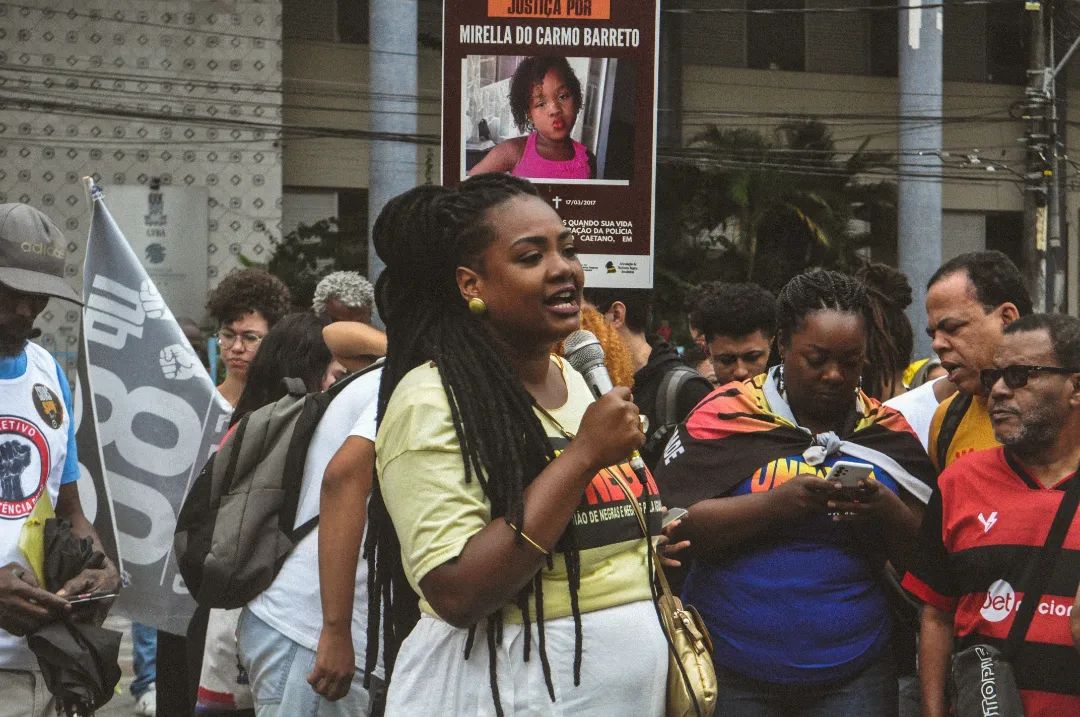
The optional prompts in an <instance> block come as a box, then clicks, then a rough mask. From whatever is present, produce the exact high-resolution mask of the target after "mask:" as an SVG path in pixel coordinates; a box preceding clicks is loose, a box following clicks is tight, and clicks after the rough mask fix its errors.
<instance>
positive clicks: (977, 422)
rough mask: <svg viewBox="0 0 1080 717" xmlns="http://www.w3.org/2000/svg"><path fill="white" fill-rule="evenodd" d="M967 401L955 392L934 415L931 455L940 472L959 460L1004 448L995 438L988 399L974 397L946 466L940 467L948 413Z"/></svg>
mask: <svg viewBox="0 0 1080 717" xmlns="http://www.w3.org/2000/svg"><path fill="white" fill-rule="evenodd" d="M963 400H967V396H965V395H964V394H962V393H959V392H957V393H954V394H953V395H952V396H950V397H949V398H947V399H945V400H944V401H942V402H941V403H940V404H938V407H937V411H935V412H934V418H933V420H931V422H930V447H929V449H928V450H927V453H929V454H930V458H931V460H933V461H934V465H935V466H937V468H938V470H944V469H945V468H946V467H948V466H949V464H951V463H952V462H953V461H955V460H956V459H957V458H959V457H961V456H964V455H967V454H968V453H974V452H975V451H982V450H986V449H987V448H995V447H997V446H998V445H1000V444H999V443H998V441H997V439H996V438H994V426H993V424H992V423H990V414H989V413H988V412H987V410H986V397H985V396H971V397H970V400H971V403H970V404H969V405H968V407H967V410H965V411H964V415H963V417H962V418H961V419H960V423H959V424H957V426H956V432H955V433H953V437H952V440H951V441H949V446H948V449H947V451H946V453H945V464H944V465H940V464H939V462H938V453H939V449H938V437H939V436H940V434H941V427H942V424H943V422H944V420H945V414H946V413H948V411H949V407H950V406H952V405H953V403H954V402H956V401H963Z"/></svg>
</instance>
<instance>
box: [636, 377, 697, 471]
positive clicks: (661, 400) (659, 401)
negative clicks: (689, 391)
mask: <svg viewBox="0 0 1080 717" xmlns="http://www.w3.org/2000/svg"><path fill="white" fill-rule="evenodd" d="M696 374H697V371H695V370H694V369H692V368H690V367H689V366H676V367H675V368H673V369H671V370H670V371H668V372H667V373H665V374H664V375H663V376H661V377H660V385H659V386H657V387H656V403H655V404H654V405H655V412H654V413H653V419H654V420H655V425H650V426H649V438H648V440H647V441H645V445H644V446H643V447H642V450H643V451H644V452H645V454H646V455H651V454H652V453H655V452H656V450H657V449H659V448H663V446H664V445H665V444H666V443H667V440H668V437H669V436H670V435H671V429H672V427H673V426H674V425H675V424H677V423H678V422H679V420H680V417H679V391H681V390H682V387H683V386H684V385H685V384H686V382H687V381H689V380H690V378H691V377H693V376H694V375H696Z"/></svg>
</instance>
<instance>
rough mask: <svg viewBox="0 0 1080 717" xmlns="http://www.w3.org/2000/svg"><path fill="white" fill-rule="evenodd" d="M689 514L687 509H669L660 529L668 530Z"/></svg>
mask: <svg viewBox="0 0 1080 717" xmlns="http://www.w3.org/2000/svg"><path fill="white" fill-rule="evenodd" d="M689 514H690V511H688V510H687V509H686V508H668V510H667V512H666V513H664V517H663V518H662V519H661V520H660V528H661V529H663V528H666V527H668V526H669V525H671V524H672V523H674V522H675V521H676V520H682V519H683V518H685V517H686V516H687V515H689Z"/></svg>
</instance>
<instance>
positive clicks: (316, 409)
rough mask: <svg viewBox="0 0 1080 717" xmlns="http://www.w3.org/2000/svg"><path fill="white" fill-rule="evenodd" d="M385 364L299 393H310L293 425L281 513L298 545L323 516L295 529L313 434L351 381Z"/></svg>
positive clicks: (284, 530) (286, 531)
mask: <svg viewBox="0 0 1080 717" xmlns="http://www.w3.org/2000/svg"><path fill="white" fill-rule="evenodd" d="M382 365H383V361H382V359H380V360H378V361H376V362H375V363H373V364H372V365H371V366H368V367H367V368H365V369H362V370H360V371H357V372H355V373H351V374H349V375H348V376H344V377H342V378H340V379H338V380H337V381H336V382H334V384H333V385H331V386H330V387H329V388H328V389H326V390H325V391H322V392H319V393H313V394H310V395H309V394H307V389H306V388H304V390H303V391H301V392H300V394H299V395H301V396H306V397H305V398H304V407H303V409H301V412H300V416H299V417H298V418H297V419H296V423H295V424H294V426H293V432H292V435H291V436H290V437H289V450H288V451H286V453H285V466H284V471H285V472H284V475H283V478H282V481H281V483H282V485H281V487H282V489H283V490H284V491H285V499H284V500H283V501H282V504H281V511H280V512H279V513H278V528H279V529H280V530H281V532H282V533H284V534H285V535H288V536H290V537H291V538H292V541H293V544H294V545H295V544H296V543H298V542H300V540H301V539H302V538H304V537H306V536H307V535H308V534H309V533H310V532H311V531H312V530H314V529H315V527H316V526H317V525H318V524H319V516H317V515H316V516H315V517H314V518H312V519H311V520H309V521H307V522H306V523H304V524H303V525H301V526H299V527H297V528H296V529H295V530H294V529H293V524H294V523H295V522H296V511H297V510H298V509H299V507H300V484H301V483H302V482H303V479H304V464H305V463H306V462H307V454H308V449H309V448H310V447H311V437H312V436H313V435H314V434H315V429H316V428H317V427H318V425H319V421H320V420H322V417H323V414H324V413H326V409H327V407H328V406H329V405H330V402H331V401H333V400H334V399H335V398H336V397H337V396H338V394H340V393H341V392H342V391H343V390H345V387H346V386H348V385H349V384H350V383H352V382H353V381H355V380H356V379H358V378H360V377H361V376H363V375H364V374H368V373H371V372H372V371H375V370H377V369H379V368H382ZM284 381H285V384H286V386H287V387H288V385H289V384H290V382H297V383H299V386H300V387H303V386H304V383H303V381H300V380H299V379H294V378H287V379H284ZM294 386H295V384H294ZM290 394H291V395H297V394H295V393H292V391H291V390H290Z"/></svg>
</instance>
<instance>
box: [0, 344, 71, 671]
mask: <svg viewBox="0 0 1080 717" xmlns="http://www.w3.org/2000/svg"><path fill="white" fill-rule="evenodd" d="M72 412H73V407H72V401H71V389H70V388H69V387H68V383H67V379H66V378H64V372H63V370H62V369H61V368H60V365H59V364H57V363H56V359H54V358H53V357H52V355H51V354H49V352H48V351H46V350H45V349H43V348H41V347H40V346H38V345H37V344H32V343H27V344H26V347H25V348H24V350H23V351H22V352H20V353H19V354H16V355H15V356H4V357H0V565H6V564H7V563H12V562H14V563H19V564H21V565H22V566H24V567H26V568H29V565H27V562H26V558H25V556H23V554H22V551H21V550H19V547H18V540H19V533H20V531H21V530H22V526H23V525H24V524H25V523H26V519H27V518H28V517H29V516H30V513H31V511H33V509H34V508H35V506H36V505H37V504H38V502H39V501H40V500H41V498H42V497H43V496H47V497H48V498H49V500H51V501H52V504H53V505H54V506H55V505H56V503H57V499H58V497H59V494H60V486H61V485H65V484H67V483H71V482H73V481H75V480H78V478H79V457H78V454H77V452H76V449H75V420H74V419H73V418H72ZM0 668H6V669H14V670H36V669H38V665H37V660H36V658H35V657H34V655H33V654H32V653H31V652H30V650H29V648H28V647H27V646H26V638H25V637H16V636H15V635H12V634H10V633H8V632H5V631H3V630H0Z"/></svg>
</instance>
